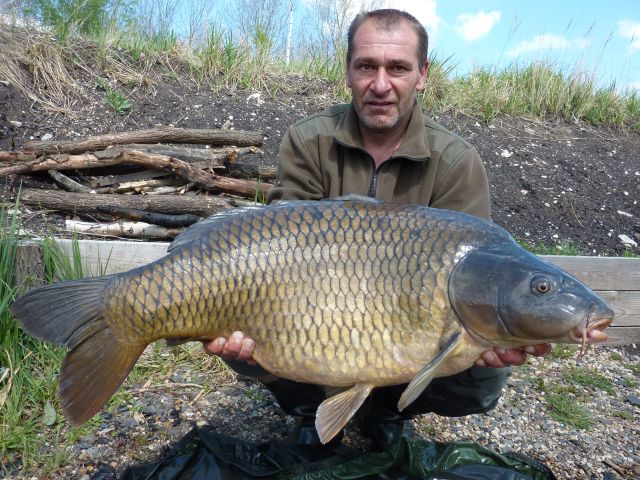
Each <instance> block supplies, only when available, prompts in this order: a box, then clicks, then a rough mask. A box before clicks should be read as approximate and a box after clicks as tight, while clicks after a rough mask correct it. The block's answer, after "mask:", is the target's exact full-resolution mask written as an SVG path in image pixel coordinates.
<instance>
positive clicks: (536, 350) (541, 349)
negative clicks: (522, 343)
mask: <svg viewBox="0 0 640 480" xmlns="http://www.w3.org/2000/svg"><path fill="white" fill-rule="evenodd" d="M524 351H525V352H527V353H530V354H531V355H534V356H536V357H540V356H542V355H546V354H547V353H549V352H550V351H551V344H550V343H540V344H538V345H527V346H526V347H524Z"/></svg>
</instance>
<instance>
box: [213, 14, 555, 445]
mask: <svg viewBox="0 0 640 480" xmlns="http://www.w3.org/2000/svg"><path fill="white" fill-rule="evenodd" d="M428 67H429V62H428V60H427V33H426V31H425V30H424V27H422V25H420V23H419V22H418V21H417V20H416V19H415V18H414V17H412V16H411V15H409V14H407V13H405V12H401V11H398V10H377V11H373V12H368V13H363V14H360V15H358V16H357V17H356V18H355V20H354V21H353V23H352V24H351V26H350V28H349V32H348V49H347V72H346V77H347V85H348V87H349V88H350V89H351V92H352V102H351V104H348V105H337V106H334V107H331V108H328V109H326V110H324V111H323V112H320V113H318V114H316V115H312V116H311V117H309V118H306V119H304V120H301V121H300V122H297V123H296V124H294V125H292V126H291V127H290V128H289V130H288V131H287V133H286V135H285V137H284V139H283V141H282V145H281V148H280V164H279V171H278V183H277V185H275V186H274V187H273V188H272V189H271V190H270V191H269V194H268V200H269V202H271V201H276V200H284V199H317V200H319V199H322V198H333V197H337V196H340V195H346V194H360V195H369V196H372V197H376V198H380V199H382V200H386V201H394V202H403V203H419V204H427V205H430V206H432V207H436V208H446V209H449V210H458V211H462V212H466V213H469V214H472V215H477V216H480V217H484V218H489V216H490V203H489V188H488V182H487V177H486V173H485V170H484V167H483V164H482V161H481V160H480V157H479V156H478V154H477V152H476V151H475V149H473V147H471V145H469V144H468V143H467V142H465V141H464V140H462V139H460V138H459V137H457V136H455V135H453V134H452V133H450V132H448V131H447V130H446V129H445V128H444V127H442V126H440V125H438V124H437V123H435V122H434V121H432V120H431V119H429V118H427V117H425V116H424V115H423V114H422V111H421V109H420V107H419V105H418V102H417V100H416V92H417V91H421V90H422V89H424V85H425V80H426V76H427V70H428ZM253 346H254V343H253V340H252V339H250V338H244V337H243V336H242V333H241V332H236V333H234V334H233V335H232V336H231V338H230V339H228V340H227V339H224V338H220V339H216V340H215V341H213V342H211V343H209V344H208V345H206V348H207V350H208V351H210V352H211V353H215V354H219V355H222V357H223V358H225V359H227V360H230V361H231V365H232V367H233V368H234V369H235V370H237V371H238V372H239V373H244V374H248V375H251V376H254V377H257V378H259V379H260V380H261V381H262V382H263V383H265V385H266V386H267V388H268V389H269V390H271V391H272V392H273V393H274V395H275V397H276V399H277V400H278V403H279V404H280V406H281V407H282V408H283V409H284V410H285V411H286V412H287V413H289V414H292V415H298V416H301V417H302V422H301V424H300V426H299V428H298V430H297V431H296V432H295V434H296V438H295V439H294V441H296V442H297V443H314V442H317V441H318V439H317V436H315V428H314V424H313V420H314V418H315V410H316V408H317V406H318V405H319V404H320V402H322V400H323V399H324V398H325V394H324V390H323V389H322V388H320V387H318V386H314V385H306V384H301V383H297V382H293V381H290V380H286V379H281V378H276V377H275V376H273V375H271V374H269V373H268V372H266V371H264V370H262V369H260V367H257V366H247V365H246V364H244V365H243V364H242V363H241V361H247V360H249V362H251V351H252V349H253ZM549 348H550V347H549V346H548V345H537V346H529V347H526V348H525V349H522V350H507V349H495V350H490V351H487V352H485V353H483V355H482V357H481V358H480V359H478V361H477V362H476V364H477V366H474V367H472V368H471V369H469V370H467V371H465V372H462V373H460V374H457V375H454V376H451V377H445V378H438V379H435V380H434V381H433V382H432V383H431V384H430V386H429V387H428V388H427V389H426V390H425V391H424V393H423V394H422V395H421V396H420V397H419V398H418V400H416V401H415V402H414V403H412V404H411V405H410V406H409V407H408V408H407V409H405V410H404V411H403V412H402V414H400V413H398V411H397V408H396V405H397V402H398V399H399V397H400V394H401V393H402V391H403V390H404V388H405V387H406V385H398V386H393V387H384V388H378V389H375V390H374V391H373V393H372V395H371V398H370V400H369V402H368V404H365V405H364V406H363V407H362V409H361V415H360V418H361V420H362V422H361V425H362V427H363V429H364V433H365V434H367V435H369V436H370V437H371V438H372V440H373V441H374V443H376V444H377V445H378V446H379V447H382V448H383V447H385V446H387V445H389V444H391V443H393V442H394V441H395V440H397V439H398V437H399V436H400V435H401V434H402V429H403V426H404V423H405V421H406V420H408V419H409V418H411V417H413V416H414V415H417V414H421V413H427V412H435V413H437V414H440V415H446V416H461V415H469V414H472V413H480V412H485V411H487V410H490V409H492V408H493V407H494V406H495V404H496V403H497V401H498V398H499V397H500V394H501V391H502V387H503V386H504V384H505V383H506V379H507V377H508V375H509V374H510V369H509V368H505V367H506V366H507V365H519V364H522V363H523V362H524V361H525V358H526V353H525V352H528V353H532V354H535V355H542V354H545V353H547V352H548V351H549ZM252 363H255V362H252ZM483 367H493V368H483Z"/></svg>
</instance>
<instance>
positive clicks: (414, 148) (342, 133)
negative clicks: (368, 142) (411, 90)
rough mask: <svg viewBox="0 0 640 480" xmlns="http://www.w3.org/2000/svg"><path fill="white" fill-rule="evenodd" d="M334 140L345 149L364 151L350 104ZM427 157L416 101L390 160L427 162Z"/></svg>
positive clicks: (425, 138)
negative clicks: (400, 139) (406, 159)
mask: <svg viewBox="0 0 640 480" xmlns="http://www.w3.org/2000/svg"><path fill="white" fill-rule="evenodd" d="M334 139H335V140H336V141H337V142H338V143H340V144H342V145H344V146H345V147H351V148H357V149H360V150H364V147H363V146H362V139H361V138H360V129H359V128H358V117H357V115H356V111H355V110H354V108H353V103H351V104H350V106H349V108H348V109H347V112H346V114H345V116H344V117H342V120H341V121H340V123H338V126H337V127H336V130H335V133H334ZM429 157H431V150H430V149H429V144H428V141H427V135H426V128H425V126H424V118H423V114H422V109H421V108H420V105H419V104H418V101H417V100H416V101H415V102H414V104H413V110H412V111H411V117H410V118H409V125H408V126H407V132H406V134H405V136H404V138H403V139H402V142H401V143H400V146H399V147H398V149H397V150H396V151H395V152H394V154H393V155H392V156H391V157H390V158H408V159H411V160H427V159H428V158H429Z"/></svg>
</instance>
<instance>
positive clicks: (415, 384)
mask: <svg viewBox="0 0 640 480" xmlns="http://www.w3.org/2000/svg"><path fill="white" fill-rule="evenodd" d="M460 339H461V336H460V332H456V333H454V334H453V335H451V337H449V340H447V342H446V343H445V344H444V346H443V347H442V350H440V351H439V352H438V354H437V355H436V356H435V357H434V359H433V360H431V361H430V362H429V363H428V364H426V365H425V366H424V367H422V370H420V371H419V372H418V373H417V374H416V376H415V377H413V380H411V383H409V385H408V386H407V388H406V389H405V391H404V392H402V396H401V397H400V401H399V402H398V410H399V411H400V412H401V411H402V410H404V409H405V408H407V406H408V405H410V404H411V403H412V402H413V401H415V399H416V398H418V397H419V396H420V394H421V393H422V392H423V391H424V389H425V388H427V385H429V383H430V382H431V380H433V377H435V375H436V373H437V372H438V369H439V368H440V365H442V364H443V363H444V361H445V360H446V359H447V358H448V357H449V355H451V353H452V352H453V351H454V349H455V347H456V346H457V345H458V343H459V342H460Z"/></svg>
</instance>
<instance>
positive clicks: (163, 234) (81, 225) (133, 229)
mask: <svg viewBox="0 0 640 480" xmlns="http://www.w3.org/2000/svg"><path fill="white" fill-rule="evenodd" d="M64 223H65V228H66V230H67V231H68V232H74V233H84V234H88V235H109V236H114V237H124V238H158V239H169V238H175V237H176V236H178V235H179V234H180V233H181V232H182V230H183V229H181V228H166V227H161V226H159V225H150V224H148V223H144V222H117V223H93V222H80V221H77V220H65V222H64Z"/></svg>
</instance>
